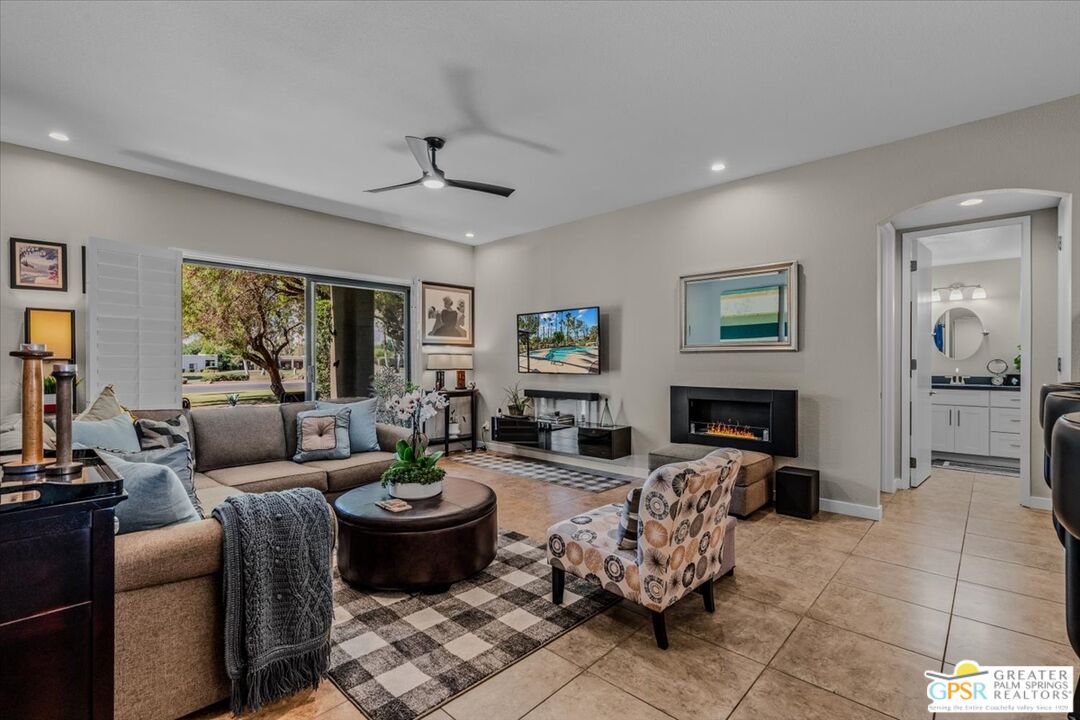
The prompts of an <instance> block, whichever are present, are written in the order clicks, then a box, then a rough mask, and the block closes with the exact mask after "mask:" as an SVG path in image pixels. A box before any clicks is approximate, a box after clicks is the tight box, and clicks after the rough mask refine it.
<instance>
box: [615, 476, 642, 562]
mask: <svg viewBox="0 0 1080 720" xmlns="http://www.w3.org/2000/svg"><path fill="white" fill-rule="evenodd" d="M640 507H641V488H634V489H633V490H631V491H630V492H628V493H626V502H625V503H623V509H622V513H620V514H619V549H620V550H633V549H635V548H636V547H637V538H638V508H640Z"/></svg>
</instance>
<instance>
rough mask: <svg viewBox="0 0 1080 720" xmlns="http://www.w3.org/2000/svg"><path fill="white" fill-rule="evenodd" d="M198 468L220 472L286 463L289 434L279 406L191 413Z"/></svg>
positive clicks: (251, 406) (219, 408) (197, 410)
mask: <svg viewBox="0 0 1080 720" xmlns="http://www.w3.org/2000/svg"><path fill="white" fill-rule="evenodd" d="M191 424H192V428H193V429H194V431H195V448H194V449H195V467H196V469H198V470H199V471H200V472H209V471H210V470H217V469H218V468H227V467H236V466H238V465H251V464H252V463H267V462H273V461H275V460H285V458H286V455H285V430H284V425H283V423H282V419H281V411H280V410H278V407H277V406H276V405H262V406H259V405H243V406H240V407H212V408H198V409H195V410H192V411H191Z"/></svg>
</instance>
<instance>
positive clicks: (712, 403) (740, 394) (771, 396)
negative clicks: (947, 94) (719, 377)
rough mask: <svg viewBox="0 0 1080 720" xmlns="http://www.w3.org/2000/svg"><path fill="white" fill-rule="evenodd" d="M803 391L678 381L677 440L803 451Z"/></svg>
mask: <svg viewBox="0 0 1080 720" xmlns="http://www.w3.org/2000/svg"><path fill="white" fill-rule="evenodd" d="M798 404H799V392H798V390H746V389H742V388H700V387H684V386H672V388H671V441H672V442H676V443H698V444H702V445H716V446H717V447H734V448H739V449H742V450H757V451H759V452H764V453H768V454H770V455H782V456H784V457H797V456H798V454H799V442H798V439H799V425H798V420H799V414H798Z"/></svg>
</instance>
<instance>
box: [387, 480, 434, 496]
mask: <svg viewBox="0 0 1080 720" xmlns="http://www.w3.org/2000/svg"><path fill="white" fill-rule="evenodd" d="M386 489H387V490H388V491H389V493H390V495H391V496H392V497H396V498H399V499H401V500H423V499H425V498H431V497H435V496H436V495H440V494H442V480H440V481H438V482H433V483H431V484H430V485H421V484H420V483H400V484H399V483H390V484H389V485H387V488H386Z"/></svg>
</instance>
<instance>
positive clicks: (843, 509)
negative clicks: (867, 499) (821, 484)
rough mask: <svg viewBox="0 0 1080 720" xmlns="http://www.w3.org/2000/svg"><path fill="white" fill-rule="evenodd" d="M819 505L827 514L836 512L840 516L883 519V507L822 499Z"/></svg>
mask: <svg viewBox="0 0 1080 720" xmlns="http://www.w3.org/2000/svg"><path fill="white" fill-rule="evenodd" d="M819 505H820V507H821V509H822V510H824V511H825V512H834V513H837V514H840V515H851V516H852V517H859V518H866V519H867V520H880V519H881V506H880V505H877V506H871V505H859V504H858V503H851V502H844V501H843V500H830V499H829V498H821V499H820V500H819Z"/></svg>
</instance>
